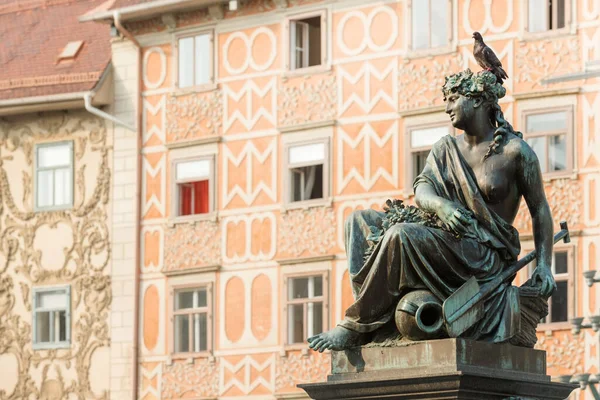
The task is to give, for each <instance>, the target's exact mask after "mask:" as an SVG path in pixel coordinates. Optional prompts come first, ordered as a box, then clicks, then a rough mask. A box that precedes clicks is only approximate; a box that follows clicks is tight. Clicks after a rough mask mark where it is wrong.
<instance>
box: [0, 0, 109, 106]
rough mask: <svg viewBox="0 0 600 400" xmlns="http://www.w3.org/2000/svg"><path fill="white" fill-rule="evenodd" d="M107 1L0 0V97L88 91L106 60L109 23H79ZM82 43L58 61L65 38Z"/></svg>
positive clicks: (100, 72)
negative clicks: (71, 56)
mask: <svg viewBox="0 0 600 400" xmlns="http://www.w3.org/2000/svg"><path fill="white" fill-rule="evenodd" d="M105 1H106V0H0V100H5V99H17V98H24V97H31V96H44V95H51V94H63V93H73V92H78V91H86V90H90V89H92V88H93V87H94V86H95V85H96V83H97V82H98V79H99V78H100V76H101V74H102V72H103V71H104V70H105V69H106V66H107V65H108V63H109V62H110V57H111V51H110V31H109V30H110V27H109V26H107V25H105V24H98V23H93V22H91V23H89V22H88V23H80V22H79V21H78V18H79V16H81V15H83V14H85V13H86V12H88V11H89V10H90V9H93V8H96V7H98V6H99V5H100V4H102V3H104V2H105ZM78 40H82V41H83V46H82V47H81V49H80V50H79V52H78V53H77V56H76V57H75V58H74V59H73V60H69V61H64V60H63V61H61V62H59V58H58V57H59V55H60V54H61V52H62V50H63V48H64V47H65V46H66V45H67V43H69V42H73V41H78Z"/></svg>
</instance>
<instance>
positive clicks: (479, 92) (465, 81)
mask: <svg viewBox="0 0 600 400" xmlns="http://www.w3.org/2000/svg"><path fill="white" fill-rule="evenodd" d="M442 92H443V93H444V101H446V112H447V113H448V114H449V115H450V117H451V120H452V124H453V125H454V126H455V127H456V128H458V129H465V121H466V120H467V119H471V118H473V117H474V113H477V112H481V113H485V114H486V115H489V116H490V122H492V125H493V126H496V121H495V115H494V114H495V111H496V109H497V108H499V106H498V99H501V98H502V97H504V95H506V89H505V88H504V86H502V85H501V84H499V83H497V82H496V77H495V76H494V74H492V73H491V72H489V71H481V72H478V73H476V74H474V73H473V72H471V70H470V69H466V70H464V71H461V72H459V73H457V74H454V75H450V76H447V77H446V82H445V83H444V86H443V87H442Z"/></svg>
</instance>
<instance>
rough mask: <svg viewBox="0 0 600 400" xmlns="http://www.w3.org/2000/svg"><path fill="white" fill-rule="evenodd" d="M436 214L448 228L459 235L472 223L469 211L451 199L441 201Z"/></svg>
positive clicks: (464, 232)
mask: <svg viewBox="0 0 600 400" xmlns="http://www.w3.org/2000/svg"><path fill="white" fill-rule="evenodd" d="M436 214H437V215H438V217H440V219H441V220H442V222H443V223H444V224H446V226H447V227H448V228H450V229H451V230H452V231H454V232H456V233H458V234H460V235H465V234H466V233H467V232H468V230H469V225H471V223H472V219H471V217H470V215H471V213H470V212H469V211H467V210H466V209H465V208H464V207H462V206H461V205H459V204H457V203H454V202H451V201H448V202H445V203H443V204H442V206H441V207H440V208H439V209H438V210H437V211H436Z"/></svg>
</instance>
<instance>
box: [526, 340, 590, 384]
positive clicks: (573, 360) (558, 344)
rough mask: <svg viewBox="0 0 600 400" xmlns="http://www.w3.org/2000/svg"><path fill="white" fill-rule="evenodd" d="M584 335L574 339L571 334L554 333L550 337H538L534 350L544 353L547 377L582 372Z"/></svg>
mask: <svg viewBox="0 0 600 400" xmlns="http://www.w3.org/2000/svg"><path fill="white" fill-rule="evenodd" d="M583 335H584V333H582V334H580V337H575V336H573V335H572V334H571V332H568V331H567V332H565V331H562V332H561V331H556V332H552V334H550V335H543V334H541V335H539V339H538V342H537V344H536V345H535V348H536V349H538V350H544V351H545V352H546V357H547V360H546V363H547V365H548V375H553V376H556V375H574V374H577V373H582V372H584V371H583V369H582V365H583V359H584V356H585V354H584V353H585V341H584V339H583Z"/></svg>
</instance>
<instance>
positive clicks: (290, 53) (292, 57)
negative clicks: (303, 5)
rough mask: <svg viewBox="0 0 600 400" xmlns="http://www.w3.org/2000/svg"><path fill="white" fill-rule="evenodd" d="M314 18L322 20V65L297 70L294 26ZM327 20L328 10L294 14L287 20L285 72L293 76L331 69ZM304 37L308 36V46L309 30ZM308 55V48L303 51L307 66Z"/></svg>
mask: <svg viewBox="0 0 600 400" xmlns="http://www.w3.org/2000/svg"><path fill="white" fill-rule="evenodd" d="M313 17H320V18H321V63H320V64H319V65H313V66H306V67H302V68H295V61H296V52H295V40H294V39H295V35H296V32H295V30H294V29H293V25H294V24H295V23H298V21H301V20H304V19H308V18H313ZM327 18H328V13H327V10H326V9H319V10H315V11H310V12H305V13H301V14H293V15H290V16H288V17H286V18H285V20H284V24H285V25H284V26H285V32H286V34H285V40H284V41H283V42H284V43H283V45H284V52H283V54H284V55H285V70H286V71H287V73H286V74H292V75H296V74H312V73H315V72H317V71H321V70H326V69H329V68H330V65H328V59H329V57H328V52H329V47H328V46H327V42H328V40H327V38H328V33H327V32H328V30H327V26H328V25H327ZM304 35H305V36H306V37H305V40H306V43H307V44H308V42H309V38H308V29H305V30H304ZM292 44H294V45H292ZM308 54H309V49H308V46H307V49H306V50H305V51H303V56H304V57H305V58H306V65H308Z"/></svg>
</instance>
